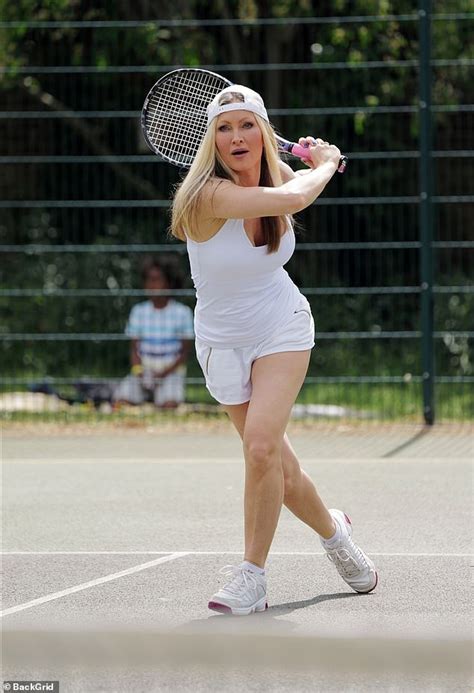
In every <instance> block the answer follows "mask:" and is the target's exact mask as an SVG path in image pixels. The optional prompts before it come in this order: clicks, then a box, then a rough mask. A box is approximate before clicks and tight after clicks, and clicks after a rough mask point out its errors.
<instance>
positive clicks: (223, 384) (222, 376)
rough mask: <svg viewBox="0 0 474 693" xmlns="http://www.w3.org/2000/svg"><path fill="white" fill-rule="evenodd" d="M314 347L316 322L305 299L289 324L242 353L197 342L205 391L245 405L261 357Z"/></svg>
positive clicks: (244, 348)
mask: <svg viewBox="0 0 474 693" xmlns="http://www.w3.org/2000/svg"><path fill="white" fill-rule="evenodd" d="M313 346H314V321H313V316H312V315H311V308H310V306H309V303H308V301H307V300H306V298H305V297H304V296H303V295H301V294H300V303H299V305H298V306H297V308H296V310H295V311H294V312H293V314H292V315H291V316H290V318H289V320H288V321H287V323H286V324H285V325H283V326H281V327H280V328H278V329H277V330H276V331H274V332H273V333H272V334H271V335H269V336H268V337H266V338H265V339H264V340H263V341H261V342H259V343H257V344H255V345H252V346H247V347H241V348H239V349H228V348H227V349H217V348H214V347H211V346H208V345H207V344H205V342H201V341H200V340H199V339H196V354H197V358H198V361H199V365H200V366H201V368H202V371H203V373H204V377H205V379H206V387H207V389H208V390H209V392H210V393H211V395H212V396H213V397H214V399H216V400H217V401H218V402H220V403H221V404H243V403H244V402H248V401H249V400H250V396H251V394H252V380H251V374H252V364H253V362H254V361H255V360H256V359H258V358H261V357H262V356H268V355H269V354H277V353H281V352H283V351H306V350H307V349H312V348H313Z"/></svg>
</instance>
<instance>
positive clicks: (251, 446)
mask: <svg viewBox="0 0 474 693" xmlns="http://www.w3.org/2000/svg"><path fill="white" fill-rule="evenodd" d="M243 445H244V454H245V460H246V462H247V464H249V465H251V466H253V467H256V468H258V469H259V470H261V471H262V472H264V471H267V470H268V469H270V468H273V467H276V466H278V467H280V468H281V454H280V451H281V445H280V444H279V443H278V442H276V441H275V440H274V439H273V438H272V437H270V436H268V435H262V434H247V435H244V439H243Z"/></svg>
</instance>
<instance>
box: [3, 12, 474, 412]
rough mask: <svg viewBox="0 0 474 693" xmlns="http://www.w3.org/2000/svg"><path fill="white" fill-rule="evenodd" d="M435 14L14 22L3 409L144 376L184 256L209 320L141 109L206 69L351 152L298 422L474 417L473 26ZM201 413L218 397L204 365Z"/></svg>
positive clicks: (331, 228) (293, 124) (299, 271)
mask: <svg viewBox="0 0 474 693" xmlns="http://www.w3.org/2000/svg"><path fill="white" fill-rule="evenodd" d="M420 8H421V9H419V11H414V12H413V13H411V14H405V15H386V16H379V15H377V16H363V17H361V16H340V17H314V16H312V17H300V18H282V19H278V18H272V19H270V18H269V19H260V20H255V19H232V18H226V19H224V18H218V17H216V18H214V19H206V20H191V19H190V20H172V19H170V20H165V19H160V20H155V19H154V20H140V21H138V20H137V21H108V20H89V21H84V20H81V21H78V20H72V19H71V20H69V21H64V20H62V21H50V20H46V21H29V22H28V21H26V22H25V21H3V22H0V40H1V36H2V34H3V38H4V39H5V42H6V45H8V46H12V48H11V51H10V53H11V55H13V56H15V55H17V56H19V57H17V58H13V59H11V60H10V61H7V63H6V65H5V67H4V68H2V69H1V77H2V81H1V82H0V90H1V93H2V104H3V106H2V110H1V112H0V136H1V142H2V149H3V151H2V153H1V156H0V163H1V165H2V181H1V184H0V185H1V189H2V199H1V202H0V209H1V219H2V220H1V222H0V234H1V246H0V250H1V251H2V258H3V259H2V268H3V270H2V275H3V277H2V282H1V289H0V305H1V306H2V313H3V316H4V317H3V318H2V327H1V334H0V337H1V343H2V363H3V366H4V368H3V375H2V377H1V381H0V382H1V387H2V393H3V394H2V396H1V400H0V408H1V409H2V411H3V413H4V414H5V415H7V416H9V417H15V416H20V415H21V414H22V412H23V413H24V412H25V411H30V412H31V411H36V410H38V409H40V410H43V411H47V410H48V409H50V410H51V411H53V410H54V411H56V410H57V409H58V407H56V405H53V404H52V403H53V402H55V403H56V404H57V402H58V401H59V400H58V399H57V398H55V397H54V396H53V395H44V396H43V399H41V400H40V404H38V400H34V397H33V394H32V392H31V391H32V390H33V389H35V388H36V389H37V390H41V384H43V385H44V386H45V387H43V390H45V391H58V392H62V393H63V396H64V397H66V398H67V397H70V398H71V399H74V397H73V396H71V393H73V392H74V391H75V390H77V387H78V383H80V382H84V380H90V381H98V382H102V383H106V382H108V383H116V382H119V380H120V379H121V378H122V377H124V376H125V375H126V373H127V371H128V369H129V345H128V338H127V337H126V335H125V334H124V325H125V322H126V320H127V316H128V313H129V311H130V309H131V307H132V306H133V305H134V304H135V303H136V302H137V301H140V300H143V297H144V295H145V294H144V291H143V289H142V288H140V287H141V284H140V276H139V271H138V270H139V263H140V261H141V259H142V258H143V257H144V256H145V255H150V254H155V255H162V254H169V253H172V254H176V255H177V257H178V258H179V261H180V263H181V265H182V268H183V270H184V272H185V273H186V275H187V280H186V283H185V288H184V289H182V290H181V291H178V292H174V293H175V297H176V298H177V299H178V300H180V301H183V302H184V303H187V304H188V305H189V306H191V307H192V306H193V305H194V292H193V289H192V285H191V281H190V278H189V267H188V264H187V259H186V255H185V252H184V247H183V246H182V245H181V244H177V243H175V242H173V241H171V240H170V239H169V237H168V235H167V227H168V207H169V200H170V196H171V191H172V189H173V186H174V185H175V184H176V182H177V181H178V180H179V178H180V175H181V172H179V171H178V170H177V169H174V168H172V167H171V166H170V165H169V164H167V163H166V162H164V161H161V160H160V159H159V158H158V157H156V156H155V155H153V154H151V153H149V152H148V151H146V147H145V145H144V142H143V140H142V138H141V135H140V131H139V113H140V108H141V105H142V102H143V98H144V96H145V94H146V93H147V91H148V89H149V88H150V86H151V85H152V83H153V81H154V80H155V79H156V78H157V77H158V76H159V75H161V74H164V73H165V72H167V71H169V70H171V69H174V68H175V67H177V66H180V65H187V64H191V65H194V66H196V65H197V64H199V65H201V66H205V67H209V68H211V69H214V70H215V71H217V72H219V73H222V74H224V75H225V76H227V77H229V78H230V79H232V80H233V81H235V82H241V83H246V84H248V85H249V86H252V87H253V88H255V89H257V90H259V91H260V92H261V93H262V94H263V96H264V98H265V100H266V103H267V106H268V107H269V113H270V117H271V119H272V121H273V122H274V123H275V125H276V126H277V128H278V130H279V131H281V132H282V133H283V134H284V135H285V136H287V137H293V138H296V137H298V136H299V135H301V134H308V133H312V134H315V135H319V134H320V133H321V134H323V135H324V137H325V138H326V139H329V140H330V141H334V142H337V143H338V144H340V146H341V149H343V150H344V152H345V153H347V154H348V156H349V160H350V162H349V167H348V170H347V172H346V174H345V175H344V176H340V177H337V180H336V179H334V180H333V181H332V182H331V183H330V185H329V186H328V188H327V190H326V192H325V194H324V195H323V196H322V197H321V198H320V199H319V200H318V201H317V203H316V204H315V205H313V206H312V207H311V208H309V209H307V210H306V211H305V212H304V213H303V214H301V215H299V222H300V225H301V230H300V231H299V233H298V241H297V248H296V252H295V255H294V257H293V259H292V260H291V261H290V264H289V267H288V270H289V272H290V274H291V275H292V276H293V277H294V278H295V280H296V281H297V283H298V284H299V286H300V287H301V289H302V291H303V293H305V295H306V296H307V297H308V298H309V300H310V302H311V304H312V308H313V312H314V315H315V320H316V327H317V341H318V346H317V347H316V348H315V350H314V353H313V355H312V360H311V364H310V369H309V373H308V377H307V379H306V382H305V386H304V388H303V390H302V393H301V396H300V399H299V409H297V410H296V411H297V412H299V415H301V416H305V417H306V416H311V415H315V416H346V417H347V416H351V417H356V418H363V419H367V418H376V419H405V420H407V419H408V420H415V421H416V420H420V419H421V418H422V417H424V419H425V421H426V422H428V423H433V422H434V421H435V418H436V419H437V420H446V419H457V420H460V419H468V418H471V417H472V414H473V412H474V399H473V395H472V382H473V380H474V366H473V358H472V347H471V341H470V340H472V337H473V335H474V332H473V329H472V320H471V322H470V320H469V318H470V317H472V315H473V314H474V297H473V293H474V289H473V285H472V275H471V278H470V279H469V259H470V257H472V251H473V248H474V240H473V232H472V228H473V224H472V222H473V213H472V202H473V199H474V198H473V195H472V188H470V185H469V183H470V181H472V178H473V175H472V174H473V169H472V154H473V151H472V150H473V142H472V138H473V128H472V112H473V110H474V105H473V104H472V103H467V93H468V92H467V90H468V85H469V83H471V84H472V66H473V64H474V60H473V59H472V54H471V55H470V54H469V50H472V49H470V48H469V40H468V37H469V35H470V31H471V29H472V20H473V18H474V14H468V13H459V12H458V13H451V14H439V13H438V14H433V15H432V14H431V13H430V8H429V3H427V2H422V3H421V4H420ZM153 42H156V50H155V47H154V46H155V44H154V43H153ZM15 50H16V51H17V53H15ZM140 51H142V52H140ZM7 56H8V51H7ZM140 56H141V57H140ZM151 56H155V57H156V62H155V64H151V63H152V62H153V61H152V60H151ZM10 57H11V56H10ZM39 61H40V62H39ZM145 62H146V63H147V64H144V63H145ZM45 383H46V385H45ZM46 386H47V387H46ZM48 388H49V389H48ZM27 393H30V394H29V395H28V394H27ZM64 393H65V394H64ZM28 397H29V398H28ZM79 399H80V398H79ZM186 401H187V403H188V404H189V405H191V406H192V405H199V404H206V403H207V404H209V403H210V402H211V399H210V398H209V396H208V395H207V394H206V391H205V388H204V385H203V380H202V376H201V373H200V371H199V367H198V365H197V363H196V361H195V358H194V356H193V357H191V358H190V361H189V364H188V370H187V393H186ZM33 402H36V403H33ZM48 403H51V405H50V404H48ZM74 411H75V409H74V407H69V408H68V409H67V412H66V413H68V415H69V414H71V415H72V414H73V413H74ZM40 413H41V412H40Z"/></svg>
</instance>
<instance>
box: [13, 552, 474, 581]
mask: <svg viewBox="0 0 474 693" xmlns="http://www.w3.org/2000/svg"><path fill="white" fill-rule="evenodd" d="M169 553H170V551H2V552H1V554H0V555H2V556H163V555H166V556H168V555H169ZM242 553H243V549H242V550H241V551H192V550H190V551H177V552H175V553H174V554H173V555H174V556H176V557H178V556H240V555H242ZM367 553H368V554H369V555H370V556H382V557H384V556H387V557H390V556H393V557H396V556H399V557H405V556H407V557H409V558H423V557H428V558H473V557H474V554H471V553H387V552H383V553H381V552H380V551H367ZM325 555H326V552H325V551H271V553H270V558H271V557H272V556H325ZM169 560H171V559H169ZM146 565H148V564H146ZM117 575H118V573H117Z"/></svg>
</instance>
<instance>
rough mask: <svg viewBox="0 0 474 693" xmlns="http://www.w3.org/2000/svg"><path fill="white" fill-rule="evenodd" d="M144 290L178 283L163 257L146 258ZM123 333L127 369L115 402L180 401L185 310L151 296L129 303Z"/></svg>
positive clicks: (188, 320) (189, 315)
mask: <svg viewBox="0 0 474 693" xmlns="http://www.w3.org/2000/svg"><path fill="white" fill-rule="evenodd" d="M142 276H143V285H144V288H145V290H146V291H153V290H165V289H166V290H173V289H178V288H180V287H181V277H180V274H179V272H178V270H177V267H176V266H175V265H173V264H172V262H171V261H170V260H169V259H162V260H161V259H160V260H159V259H157V258H147V259H146V260H145V262H144V264H143V269H142ZM125 333H126V334H127V335H128V336H129V337H130V338H131V349H130V361H131V373H130V375H128V376H127V377H126V378H125V379H124V380H122V381H121V382H120V383H119V385H118V387H117V389H116V390H115V393H114V401H115V402H127V403H129V404H141V403H142V402H144V401H149V400H152V401H153V402H154V403H155V405H156V406H157V407H162V408H174V407H177V406H178V404H180V403H181V402H183V401H184V390H185V375H186V366H185V364H186V360H187V358H188V354H189V351H190V348H191V344H192V340H193V337H194V331H193V312H192V310H191V308H189V307H188V306H185V305H184V304H182V303H180V302H179V301H175V300H174V299H172V298H170V297H169V296H160V295H154V296H153V295H152V296H150V298H149V300H147V301H143V302H142V303H138V304H137V305H135V306H134V307H133V308H132V310H131V312H130V315H129V318H128V322H127V326H126V329H125Z"/></svg>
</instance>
